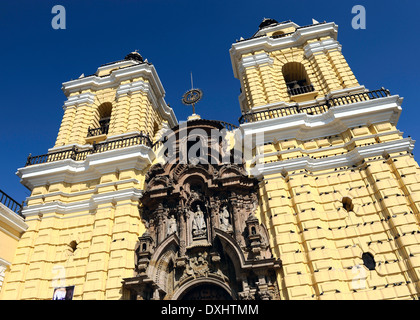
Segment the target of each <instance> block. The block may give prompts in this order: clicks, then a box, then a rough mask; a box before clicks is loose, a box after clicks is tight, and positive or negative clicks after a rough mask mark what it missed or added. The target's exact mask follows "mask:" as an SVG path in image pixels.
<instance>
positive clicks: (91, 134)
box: [87, 123, 109, 138]
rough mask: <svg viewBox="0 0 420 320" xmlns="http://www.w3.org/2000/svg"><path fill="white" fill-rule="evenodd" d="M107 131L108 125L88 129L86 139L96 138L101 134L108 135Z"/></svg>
mask: <svg viewBox="0 0 420 320" xmlns="http://www.w3.org/2000/svg"><path fill="white" fill-rule="evenodd" d="M108 130H109V123H108V124H105V125H102V126H100V127H99V128H90V127H89V128H88V134H87V137H88V138H89V137H96V136H100V135H101V134H108Z"/></svg>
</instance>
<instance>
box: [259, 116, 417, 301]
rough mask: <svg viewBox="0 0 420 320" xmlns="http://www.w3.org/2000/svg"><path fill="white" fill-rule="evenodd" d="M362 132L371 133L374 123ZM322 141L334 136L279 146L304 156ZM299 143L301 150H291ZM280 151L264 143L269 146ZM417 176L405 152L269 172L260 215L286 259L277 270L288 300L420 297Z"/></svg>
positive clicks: (275, 247) (274, 246)
mask: <svg viewBox="0 0 420 320" xmlns="http://www.w3.org/2000/svg"><path fill="white" fill-rule="evenodd" d="M378 127H379V128H381V129H383V128H388V129H389V132H390V134H389V135H385V136H382V137H381V139H382V140H385V141H389V140H392V139H400V138H401V137H399V136H398V135H396V136H395V134H394V133H392V132H394V131H393V130H392V129H393V128H392V126H390V125H389V124H381V125H377V126H374V127H372V128H370V129H372V130H373V129H375V128H378ZM362 129H364V130H362ZM357 131H358V132H359V133H361V132H364V133H365V134H368V133H370V130H369V128H361V129H360V128H358V130H357ZM345 136H347V138H350V133H349V132H347V133H343V134H342V135H341V137H338V138H335V137H334V140H335V141H338V142H337V143H338V144H340V143H342V142H343V140H345V139H343V137H345ZM390 137H391V138H390ZM387 138H389V140H387ZM361 141H363V140H361ZM366 141H370V140H368V139H367V140H366ZM374 142H375V141H374ZM320 143H323V144H324V145H330V143H331V138H330V140H328V138H325V139H317V141H312V142H306V143H303V142H296V141H287V142H286V141H280V142H279V144H278V146H277V148H279V146H280V148H281V149H286V150H287V148H292V149H290V150H289V151H290V153H289V154H290V155H295V156H302V154H304V153H305V151H310V150H307V148H305V147H312V148H319V146H320ZM297 146H299V147H300V148H302V149H303V152H301V151H293V148H295V147H297ZM337 148H338V150H341V149H342V148H340V146H339V145H338V146H337ZM275 149H276V148H275V147H274V146H273V147H272V148H271V150H270V146H266V151H273V150H275ZM316 150H319V149H316ZM321 150H322V149H321ZM324 155H327V156H331V155H334V152H332V154H328V152H326V153H325V154H324ZM283 157H286V158H287V154H285V155H283ZM419 182H420V169H419V166H418V164H417V163H416V161H415V160H414V158H413V156H412V155H411V154H407V153H406V152H404V153H396V154H391V155H389V157H383V156H378V157H372V158H369V159H365V161H364V162H363V163H360V164H358V165H356V166H354V167H353V166H351V167H344V168H334V169H330V170H325V171H315V172H310V171H306V170H299V171H294V172H288V173H287V175H285V174H280V173H279V174H274V175H267V176H265V177H264V180H263V181H262V182H261V183H260V196H261V199H262V203H261V212H262V214H261V219H262V220H263V222H264V223H265V224H266V225H267V227H268V229H269V233H270V236H271V245H272V249H273V252H274V253H275V255H276V256H277V257H279V258H281V260H282V262H283V270H282V271H281V272H279V273H278V283H279V286H280V287H281V295H282V299H395V298H398V299H400V298H401V299H413V298H415V297H418V295H419V293H420V287H419V286H420V283H419V281H418V279H419V273H420V256H419V253H420V229H419V222H420V216H419V208H420V193H419V191H420V187H419V186H420V184H419ZM345 197H349V198H350V199H351V200H352V203H353V205H354V209H353V211H349V212H348V211H346V210H345V209H344V207H343V202H342V201H343V198H345ZM364 252H369V253H371V254H372V255H373V256H374V259H375V261H376V269H375V270H373V271H370V270H368V269H367V268H366V267H365V266H364V265H363V261H362V254H363V253H364Z"/></svg>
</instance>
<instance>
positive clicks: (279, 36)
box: [271, 31, 284, 38]
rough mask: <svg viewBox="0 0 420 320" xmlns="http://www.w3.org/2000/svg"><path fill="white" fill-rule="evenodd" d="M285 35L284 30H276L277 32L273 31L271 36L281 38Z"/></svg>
mask: <svg viewBox="0 0 420 320" xmlns="http://www.w3.org/2000/svg"><path fill="white" fill-rule="evenodd" d="M283 35H284V31H276V32H273V34H272V35H271V36H272V37H273V38H281V37H282V36H283Z"/></svg>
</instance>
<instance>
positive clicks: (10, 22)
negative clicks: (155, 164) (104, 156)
mask: <svg viewBox="0 0 420 320" xmlns="http://www.w3.org/2000/svg"><path fill="white" fill-rule="evenodd" d="M58 4H59V5H63V6H64V7H65V8H66V29H65V30H54V29H53V28H52V27H51V20H52V19H53V17H54V14H52V13H51V9H52V7H53V6H54V5H58ZM354 5H363V6H364V7H365V8H366V11H367V28H366V30H354V29H353V28H352V27H351V21H352V18H353V16H354V15H353V14H352V13H351V9H352V7H353V6H354ZM419 12H420V2H419V1H415V0H400V1H390V0H385V1H380V2H379V1H372V0H369V1H362V0H360V1H347V0H340V1H326V0H318V1H307V0H300V1H282V0H276V1H268V0H258V1H249V0H242V1H231V0H224V1H219V0H213V1H208V0H196V1H186V0H136V1H135V0H120V1H117V0H113V1H111V0H100V1H99V0H95V1H86V0H85V1H77V0H71V1H70V0H66V1H58V0H57V1H47V0H37V1H33V0H31V1H22V0H14V1H1V2H0V43H1V50H0V58H1V62H2V66H1V71H0V80H1V81H0V83H1V85H0V93H1V100H0V108H1V117H0V150H1V157H0V189H3V190H4V191H5V192H7V193H9V194H10V195H11V196H12V197H14V198H15V199H16V200H18V201H19V202H21V201H23V200H24V199H25V198H26V197H27V196H29V191H28V190H27V189H26V188H25V187H23V186H21V185H20V183H19V178H18V177H17V176H16V175H15V173H16V170H17V168H19V167H23V166H24V164H25V161H26V158H27V156H28V154H29V153H32V154H33V155H40V154H44V153H46V152H47V150H48V148H51V147H52V146H53V145H54V142H55V138H56V135H57V133H58V129H59V126H60V122H61V118H62V115H63V109H62V106H63V103H64V101H65V100H66V98H65V96H64V94H63V93H62V91H61V84H62V83H63V82H65V81H68V80H70V79H76V78H78V77H79V76H80V75H81V74H82V73H84V74H85V75H89V74H92V73H94V72H95V71H96V69H97V67H99V66H100V65H101V64H104V63H107V62H111V61H116V60H120V59H122V58H124V56H125V55H126V54H127V53H129V52H131V51H133V50H135V49H138V50H139V52H140V53H141V55H142V56H143V57H144V58H147V59H148V61H149V62H151V63H153V64H154V65H155V67H156V69H157V72H158V74H159V77H160V79H161V81H162V83H163V86H164V87H165V90H166V98H165V100H166V102H167V103H169V104H170V105H171V106H172V107H173V109H174V110H175V114H176V115H177V118H178V120H185V119H186V117H187V116H188V115H189V114H190V113H191V109H190V108H187V107H186V106H184V105H183V104H182V103H181V100H180V99H181V96H182V94H183V93H184V92H185V91H186V90H188V89H189V88H190V72H193V75H194V85H195V86H196V87H198V88H201V89H202V90H203V92H204V98H203V100H202V101H201V102H200V103H199V104H198V105H197V113H199V114H200V115H201V116H202V117H203V118H207V119H217V120H224V121H228V122H231V123H234V124H238V122H237V119H238V117H239V116H240V109H239V103H238V95H239V87H240V85H239V81H238V80H237V79H235V78H234V77H233V72H232V66H231V63H230V57H229V49H230V47H231V44H232V43H234V42H235V40H236V39H239V38H240V37H244V38H247V37H250V36H252V35H253V34H254V32H255V31H257V29H258V25H259V24H260V22H261V21H262V19H263V18H264V17H267V18H273V19H276V20H277V21H284V20H292V21H294V22H296V23H297V24H299V25H308V24H311V23H312V18H314V19H316V20H318V21H324V20H325V21H328V22H331V21H333V22H335V23H337V24H338V26H339V34H338V40H339V41H340V42H341V44H342V45H343V53H344V55H345V57H346V59H347V61H348V63H349V64H350V67H351V68H352V69H353V71H354V73H355V75H356V77H357V78H358V80H359V82H360V83H361V84H363V85H365V86H366V87H367V88H369V89H379V88H380V87H385V88H387V89H389V90H391V93H393V94H399V95H400V96H402V97H404V98H405V101H404V104H403V113H402V116H401V118H400V122H399V125H398V128H399V129H400V130H401V131H403V132H404V135H405V136H408V135H410V136H412V137H413V138H414V139H420V131H419V129H418V125H417V124H418V122H419V117H420V111H419V108H420V105H419V99H418V94H419V92H420V86H419V77H418V72H419V70H420V68H419V62H420V59H419V58H418V54H419V52H420V45H419V41H418V40H419V33H418V32H419V30H420V23H419V20H420V19H419V18H418V14H419ZM414 152H415V153H416V149H415V150H414ZM417 160H418V158H417Z"/></svg>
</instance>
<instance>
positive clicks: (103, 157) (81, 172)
mask: <svg viewBox="0 0 420 320" xmlns="http://www.w3.org/2000/svg"><path fill="white" fill-rule="evenodd" d="M155 157H156V156H155V153H154V152H153V150H152V149H151V148H149V147H146V146H144V145H137V146H131V147H126V148H121V149H115V150H110V151H106V152H101V153H95V154H91V155H88V156H87V157H86V160H85V161H74V160H72V159H66V160H61V161H55V162H49V163H44V164H39V165H33V166H28V167H24V168H20V169H18V171H17V175H18V176H19V177H20V178H21V183H22V184H23V185H24V186H26V187H27V188H29V189H30V190H32V189H33V188H34V187H37V186H43V185H46V184H48V183H49V184H53V183H61V182H66V183H79V182H83V181H89V180H93V179H98V178H99V177H101V176H102V175H103V174H106V173H112V172H116V171H117V170H120V171H122V170H127V169H137V170H143V169H145V168H146V167H148V166H149V165H151V164H152V162H153V160H154V159H155Z"/></svg>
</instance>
